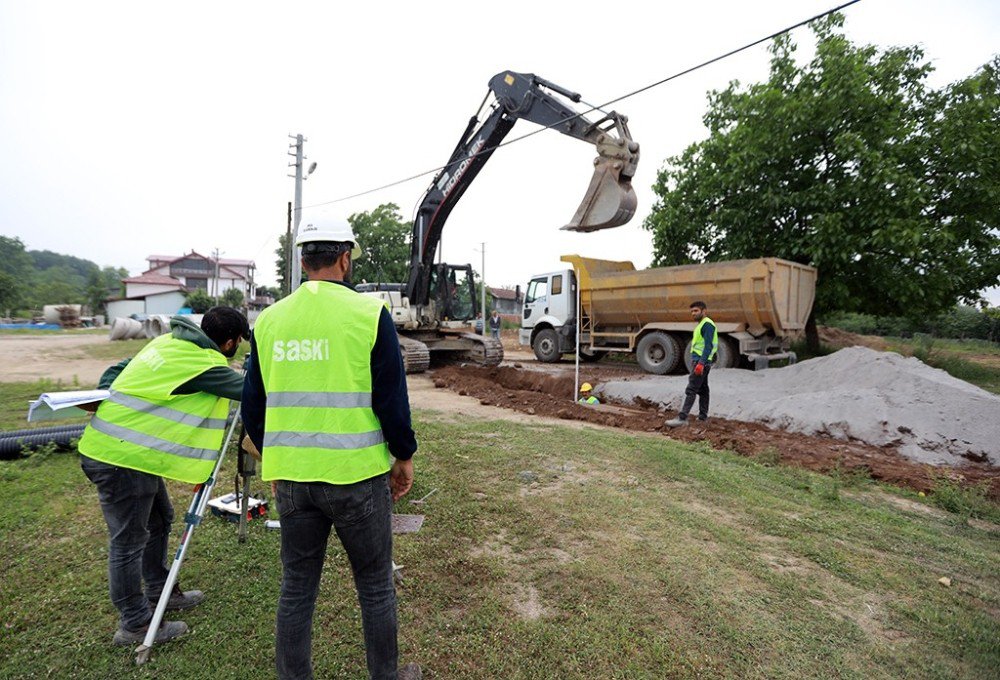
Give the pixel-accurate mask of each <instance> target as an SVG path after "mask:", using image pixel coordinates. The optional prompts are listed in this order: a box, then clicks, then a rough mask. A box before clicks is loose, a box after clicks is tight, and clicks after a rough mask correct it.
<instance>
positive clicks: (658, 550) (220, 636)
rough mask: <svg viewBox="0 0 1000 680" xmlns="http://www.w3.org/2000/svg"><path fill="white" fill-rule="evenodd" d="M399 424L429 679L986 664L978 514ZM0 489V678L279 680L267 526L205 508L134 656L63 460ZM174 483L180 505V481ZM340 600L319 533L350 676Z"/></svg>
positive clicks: (990, 624) (329, 650)
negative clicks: (139, 663) (167, 602)
mask: <svg viewBox="0 0 1000 680" xmlns="http://www.w3.org/2000/svg"><path fill="white" fill-rule="evenodd" d="M416 428H417V431H418V435H419V437H420V442H421V451H420V453H419V454H418V459H417V480H416V485H415V487H414V489H413V491H412V493H411V496H409V497H408V498H420V497H421V496H423V495H425V494H427V493H429V492H430V491H432V490H434V489H437V492H436V493H435V494H434V495H432V496H431V497H430V498H429V499H428V500H427V504H426V505H425V506H424V507H423V508H422V509H421V510H417V509H416V506H412V505H410V504H409V503H408V502H406V500H405V499H404V501H403V502H401V503H400V504H399V505H398V507H397V511H398V512H418V511H419V512H423V513H424V514H426V521H425V523H424V526H423V528H422V529H421V531H420V533H418V534H415V535H407V536H401V537H398V538H397V541H396V548H395V559H396V562H397V563H399V564H402V565H405V569H404V573H405V576H406V579H405V582H404V585H403V586H402V588H401V589H400V647H401V652H402V657H403V661H417V662H419V663H420V664H421V665H422V666H423V667H424V669H425V675H424V677H426V678H500V677H503V678H672V677H677V678H698V677H711V678H715V677H721V678H824V679H826V678H986V677H996V675H995V674H996V669H997V668H998V667H1000V572H998V570H997V564H998V563H1000V533H998V532H1000V527H998V526H997V525H995V524H991V523H985V522H982V521H975V520H973V521H972V522H971V523H970V522H969V521H967V518H966V517H965V516H962V515H954V514H949V513H946V512H944V511H942V510H940V509H937V508H933V507H930V506H928V505H925V504H923V503H920V502H917V500H918V499H916V497H915V496H912V495H907V494H902V493H897V492H894V491H889V490H886V489H883V488H881V487H878V486H876V485H874V484H872V483H870V482H867V481H865V480H861V479H850V480H838V479H836V478H832V477H826V476H821V475H814V474H810V473H806V472H803V471H800V470H793V469H786V468H780V467H769V466H765V465H761V464H760V463H758V462H754V461H752V460H748V459H745V458H741V457H738V456H735V455H732V454H729V453H727V452H719V451H713V450H711V449H710V448H708V447H705V446H702V445H685V444H680V443H677V442H673V441H671V440H668V439H666V438H662V437H656V436H643V435H629V434H625V433H620V432H611V431H606V430H597V429H583V430H580V429H569V428H560V427H552V426H549V425H543V424H540V423H536V424H532V423H526V424H515V423H509V422H489V423H483V422H470V421H469V420H468V419H462V418H459V417H458V416H454V415H447V414H438V413H432V412H419V413H417V414H416ZM230 462H232V461H230ZM226 467H227V470H228V471H229V472H228V473H227V474H224V475H223V478H224V479H226V480H227V481H226V482H225V483H224V484H225V486H224V489H225V490H228V489H229V488H230V487H231V481H229V480H230V479H231V478H230V477H229V475H231V474H232V469H233V465H227V466H226ZM0 485H2V488H3V492H4V493H3V498H4V501H5V502H4V504H3V505H2V507H0V551H2V554H3V555H4V560H2V562H0V588H2V597H0V621H3V629H2V633H0V677H4V678H37V677H58V678H101V679H104V678H133V677H136V678H148V677H156V678H170V679H171V680H178V679H181V678H209V677H226V678H229V677H273V670H272V668H273V666H272V664H273V661H272V660H273V649H272V647H273V642H274V638H273V632H272V631H273V621H274V609H275V603H276V600H277V593H278V586H279V579H280V566H279V560H278V545H279V536H278V534H277V533H270V532H266V531H265V530H264V529H263V526H262V525H260V524H254V525H252V526H251V532H250V538H249V542H248V543H247V544H244V545H239V544H238V543H237V542H236V537H235V527H234V525H231V524H228V523H225V522H223V521H221V520H218V519H217V518H214V517H211V518H208V519H207V520H206V522H205V523H204V524H203V525H202V527H201V528H199V530H198V532H197V533H196V535H195V536H194V539H193V544H192V547H191V550H190V552H189V553H188V555H189V557H188V560H187V562H186V564H185V567H184V569H183V571H182V581H183V583H184V584H185V587H187V588H201V589H204V590H205V591H207V594H208V599H207V601H206V602H205V603H204V604H203V605H202V606H201V607H199V608H198V609H195V610H193V611H191V612H187V613H186V615H185V616H184V619H185V620H186V621H187V622H188V623H189V624H190V625H191V626H192V629H193V630H192V632H191V634H189V635H188V636H187V637H186V638H185V639H183V640H180V641H177V642H173V643H170V644H169V645H165V646H163V647H160V648H154V651H153V658H152V660H151V662H150V663H149V664H148V665H146V666H144V667H142V668H136V667H135V666H134V665H133V659H134V655H133V654H132V652H131V651H130V650H128V649H123V648H115V647H112V646H111V645H110V638H111V634H112V632H113V630H114V627H115V625H116V615H115V612H114V610H113V608H112V606H111V604H110V602H109V601H108V599H107V593H106V568H107V565H106V557H107V552H106V540H107V539H106V536H105V528H104V524H103V521H102V519H101V517H100V511H99V508H98V504H97V499H96V494H95V493H94V490H93V488H92V487H91V486H90V484H89V483H88V482H87V481H86V479H85V478H84V476H83V474H82V473H81V472H80V470H79V466H78V461H77V457H76V456H75V455H72V454H48V455H40V456H34V457H31V458H28V459H26V460H21V461H17V462H13V463H0ZM258 487H259V488H263V485H261V484H259V483H258ZM171 490H172V495H173V498H174V504H175V509H176V511H177V514H178V516H181V515H183V512H184V510H185V509H186V506H187V504H188V502H189V501H190V490H189V489H186V488H184V487H183V486H181V485H172V486H171ZM176 528H178V527H175V529H176ZM175 533H177V532H176V531H175ZM941 577H949V578H951V579H952V584H951V587H944V586H942V585H940V584H939V583H938V579H940V578H941ZM354 598H355V596H354V591H353V586H352V584H351V581H350V578H349V573H348V567H347V564H346V560H345V556H344V554H343V552H342V550H340V548H339V546H337V545H336V542H335V541H334V543H333V544H331V549H330V551H329V553H328V558H327V570H326V572H325V574H324V582H323V586H322V592H321V594H320V599H319V605H318V610H317V614H316V630H315V638H314V652H315V656H314V663H315V667H316V675H317V677H326V678H331V677H338V678H340V677H344V678H362V677H365V672H364V662H363V648H362V644H361V634H360V619H359V613H358V608H357V605H356V602H355V599H354Z"/></svg>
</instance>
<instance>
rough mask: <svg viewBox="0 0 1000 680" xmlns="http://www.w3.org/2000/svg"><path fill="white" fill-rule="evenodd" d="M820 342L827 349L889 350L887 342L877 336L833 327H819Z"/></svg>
mask: <svg viewBox="0 0 1000 680" xmlns="http://www.w3.org/2000/svg"><path fill="white" fill-rule="evenodd" d="M817 330H818V331H819V341H820V342H821V343H823V344H824V345H826V346H827V347H833V348H834V349H844V348H845V347H868V348H870V349H874V350H876V351H878V352H884V351H885V350H887V349H889V346H888V345H887V344H886V342H885V340H883V339H882V338H880V337H879V336H877V335H858V334H857V333H851V332H849V331H845V330H842V329H840V328H834V327H833V326H818V327H817Z"/></svg>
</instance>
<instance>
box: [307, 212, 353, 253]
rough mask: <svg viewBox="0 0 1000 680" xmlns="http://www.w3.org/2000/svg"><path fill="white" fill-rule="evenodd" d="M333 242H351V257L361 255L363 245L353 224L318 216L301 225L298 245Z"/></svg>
mask: <svg viewBox="0 0 1000 680" xmlns="http://www.w3.org/2000/svg"><path fill="white" fill-rule="evenodd" d="M317 242H332V243H351V244H352V245H353V246H354V247H353V248H352V249H351V259H352V260H356V259H358V258H359V257H361V247H360V246H359V245H358V239H357V238H356V237H355V236H354V230H353V229H351V225H350V224H348V223H347V222H344V221H342V220H331V219H327V218H316V219H312V220H308V221H306V222H304V223H303V224H302V225H300V226H299V237H298V238H297V239H296V240H295V245H296V246H302V245H304V244H306V243H317Z"/></svg>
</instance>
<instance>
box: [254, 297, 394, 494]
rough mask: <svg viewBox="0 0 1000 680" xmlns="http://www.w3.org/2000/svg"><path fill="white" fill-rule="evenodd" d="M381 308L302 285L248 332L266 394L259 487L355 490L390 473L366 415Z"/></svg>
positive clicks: (377, 432) (376, 428)
mask: <svg viewBox="0 0 1000 680" xmlns="http://www.w3.org/2000/svg"><path fill="white" fill-rule="evenodd" d="M382 309H383V303H382V302H381V301H380V300H378V299H376V298H372V297H367V296H364V295H361V294H359V293H356V292H354V291H353V290H351V289H350V288H347V287H346V286H343V285H341V284H339V283H332V282H329V281H308V282H306V283H304V284H302V285H301V286H300V287H299V288H298V290H296V291H295V292H294V293H292V294H291V295H289V296H288V297H286V298H285V299H283V300H281V301H280V302H278V303H277V304H275V305H272V306H271V307H268V308H267V309H265V310H264V311H263V312H261V314H260V317H258V319H257V324H256V326H255V327H254V339H255V344H256V347H257V361H258V363H259V365H260V375H261V379H262V380H263V383H264V390H265V392H266V393H267V407H266V410H265V413H264V449H263V451H261V455H262V456H263V462H262V465H261V479H263V480H274V479H281V480H287V481H294V482H328V483H330V484H353V483H354V482H359V481H362V480H364V479H370V478H371V477H375V476H377V475H381V474H384V473H385V472H387V471H388V470H389V467H390V465H389V447H388V446H387V445H386V443H385V437H384V436H383V434H382V426H381V423H379V420H378V417H377V416H376V415H375V412H374V411H373V410H372V378H371V352H372V348H373V347H374V346H375V339H376V337H377V335H378V323H379V316H380V315H381V313H382Z"/></svg>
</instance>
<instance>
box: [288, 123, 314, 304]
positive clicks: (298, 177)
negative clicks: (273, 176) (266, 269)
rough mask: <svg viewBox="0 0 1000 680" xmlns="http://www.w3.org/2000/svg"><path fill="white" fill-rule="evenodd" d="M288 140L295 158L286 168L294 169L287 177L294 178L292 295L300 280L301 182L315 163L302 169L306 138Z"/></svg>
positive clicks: (290, 286) (290, 290) (291, 136)
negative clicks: (292, 141) (290, 142)
mask: <svg viewBox="0 0 1000 680" xmlns="http://www.w3.org/2000/svg"><path fill="white" fill-rule="evenodd" d="M288 137H289V138H290V139H294V140H295V143H294V144H289V145H288V148H289V151H288V155H289V156H294V157H295V162H294V163H289V164H288V167H290V168H291V167H294V168H295V174H294V175H289V177H294V178H295V209H294V218H293V220H292V250H291V253H292V256H293V257H292V258H291V260H292V267H291V268H292V278H291V279H290V281H289V284H288V292H289V293H293V292H295V289H296V288H298V287H299V282H300V281H301V280H302V262H301V261H300V258H299V249H298V248H296V247H295V242H296V241H297V240H298V239H299V222H301V221H302V182H303V181H305V180H307V179H309V175H311V174H312V173H313V171H314V170H315V169H316V163H313V164H312V165H310V166H309V169H308V170H304V169H303V162H304V161H305V160H306V155H305V153H304V146H305V143H306V141H308V140H306V138H305V137H303V136H302V135H288Z"/></svg>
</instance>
